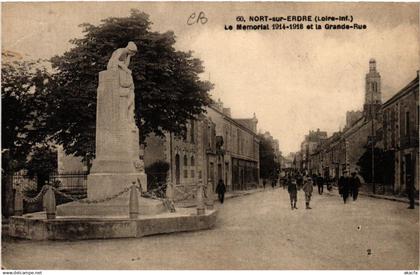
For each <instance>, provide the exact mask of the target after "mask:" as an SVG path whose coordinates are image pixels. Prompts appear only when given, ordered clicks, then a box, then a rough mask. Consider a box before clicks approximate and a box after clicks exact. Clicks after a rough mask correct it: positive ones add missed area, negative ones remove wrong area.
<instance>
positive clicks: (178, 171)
mask: <svg viewBox="0 0 420 275" xmlns="http://www.w3.org/2000/svg"><path fill="white" fill-rule="evenodd" d="M179 162H180V161H179V155H178V154H176V156H175V182H176V184H179V178H180V174H181V173H180V172H181V171H180V167H179Z"/></svg>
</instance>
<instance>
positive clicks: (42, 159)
mask: <svg viewBox="0 0 420 275" xmlns="http://www.w3.org/2000/svg"><path fill="white" fill-rule="evenodd" d="M57 164H58V163H57V151H55V150H53V149H52V148H51V146H48V145H44V146H40V147H36V148H35V149H33V152H32V154H31V158H30V159H29V160H28V161H27V162H26V164H25V169H26V170H27V175H28V176H29V178H31V179H34V178H35V177H36V179H37V187H38V191H39V190H41V188H42V186H43V185H45V184H46V183H48V182H49V179H50V175H51V174H52V173H53V172H55V171H57Z"/></svg>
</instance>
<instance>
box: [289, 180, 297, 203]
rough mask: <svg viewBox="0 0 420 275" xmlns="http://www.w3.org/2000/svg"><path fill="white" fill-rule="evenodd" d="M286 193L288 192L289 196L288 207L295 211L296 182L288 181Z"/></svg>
mask: <svg viewBox="0 0 420 275" xmlns="http://www.w3.org/2000/svg"><path fill="white" fill-rule="evenodd" d="M287 191H288V192H289V196H290V206H291V208H292V210H293V209H297V207H296V202H297V184H296V180H295V179H292V180H291V181H289V185H288V187H287Z"/></svg>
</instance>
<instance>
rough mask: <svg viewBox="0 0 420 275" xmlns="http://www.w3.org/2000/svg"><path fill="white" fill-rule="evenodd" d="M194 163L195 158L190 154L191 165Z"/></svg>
mask: <svg viewBox="0 0 420 275" xmlns="http://www.w3.org/2000/svg"><path fill="white" fill-rule="evenodd" d="M194 165H195V159H194V156H191V166H194Z"/></svg>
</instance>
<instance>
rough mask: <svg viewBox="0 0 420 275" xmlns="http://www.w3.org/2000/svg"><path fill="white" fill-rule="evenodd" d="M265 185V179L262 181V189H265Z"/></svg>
mask: <svg viewBox="0 0 420 275" xmlns="http://www.w3.org/2000/svg"><path fill="white" fill-rule="evenodd" d="M266 184H267V182H266V181H265V179H263V187H264V189H265V185H266Z"/></svg>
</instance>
